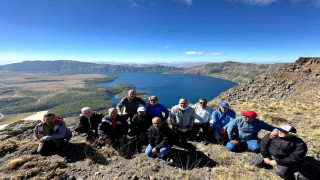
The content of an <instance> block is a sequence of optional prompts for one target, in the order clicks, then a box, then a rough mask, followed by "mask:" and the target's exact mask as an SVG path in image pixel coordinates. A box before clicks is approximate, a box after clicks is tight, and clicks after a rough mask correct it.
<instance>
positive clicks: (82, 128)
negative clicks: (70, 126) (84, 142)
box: [74, 107, 103, 137]
mask: <svg viewBox="0 0 320 180" xmlns="http://www.w3.org/2000/svg"><path fill="white" fill-rule="evenodd" d="M102 118H103V114H101V113H98V112H93V111H92V110H91V109H90V108H89V107H84V108H82V109H81V114H80V115H79V119H80V123H79V125H78V126H77V127H76V128H75V129H74V130H75V131H76V132H78V133H87V134H88V137H89V136H92V135H94V136H98V126H99V124H100V123H101V120H102Z"/></svg>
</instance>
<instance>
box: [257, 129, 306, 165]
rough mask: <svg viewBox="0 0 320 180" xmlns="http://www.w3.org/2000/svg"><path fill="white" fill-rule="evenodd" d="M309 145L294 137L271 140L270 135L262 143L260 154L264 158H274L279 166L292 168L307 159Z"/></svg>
mask: <svg viewBox="0 0 320 180" xmlns="http://www.w3.org/2000/svg"><path fill="white" fill-rule="evenodd" d="M307 151H308V148H307V145H306V143H305V142H303V141H302V140H301V139H300V138H298V137H296V136H293V137H288V138H281V137H279V136H277V137H276V138H274V139H271V138H270V133H269V134H267V135H265V136H264V137H263V138H262V140H261V141H260V153H261V155H262V156H263V157H264V158H267V157H268V158H271V156H273V157H274V158H275V161H276V162H277V164H278V165H281V166H292V165H294V164H297V163H300V162H302V161H303V159H304V158H305V157H306V153H307Z"/></svg>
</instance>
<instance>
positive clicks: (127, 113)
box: [117, 89, 149, 135]
mask: <svg viewBox="0 0 320 180" xmlns="http://www.w3.org/2000/svg"><path fill="white" fill-rule="evenodd" d="M139 104H142V105H144V106H146V107H148V106H149V105H148V104H147V103H146V102H145V101H144V100H143V99H142V98H140V97H136V90H134V89H131V90H129V91H128V97H125V98H123V99H122V100H121V101H120V102H119V104H118V105H117V109H118V113H119V115H123V116H124V119H125V121H128V119H129V122H130V127H129V128H130V130H132V128H133V127H132V125H131V120H132V117H133V116H134V115H135V114H136V113H137V109H138V107H139ZM123 106H124V110H123V112H122V113H121V108H122V107H123ZM131 135H133V134H131Z"/></svg>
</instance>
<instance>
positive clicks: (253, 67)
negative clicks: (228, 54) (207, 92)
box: [176, 62, 284, 83]
mask: <svg viewBox="0 0 320 180" xmlns="http://www.w3.org/2000/svg"><path fill="white" fill-rule="evenodd" d="M282 65H284V64H253V63H238V62H223V63H211V64H206V65H201V66H196V67H191V68H186V69H179V70H176V72H178V73H185V74H198V75H204V76H213V77H218V78H222V79H227V80H231V81H234V82H238V83H241V82H245V81H247V80H249V79H252V78H255V77H256V76H258V75H261V74H263V73H266V72H270V71H273V70H277V69H279V68H280V67H281V66H282Z"/></svg>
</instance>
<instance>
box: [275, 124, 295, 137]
mask: <svg viewBox="0 0 320 180" xmlns="http://www.w3.org/2000/svg"><path fill="white" fill-rule="evenodd" d="M277 129H279V131H281V132H284V133H289V134H290V135H293V136H296V135H297V134H296V133H297V130H296V128H294V127H292V126H290V125H282V126H281V127H280V128H277Z"/></svg>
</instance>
